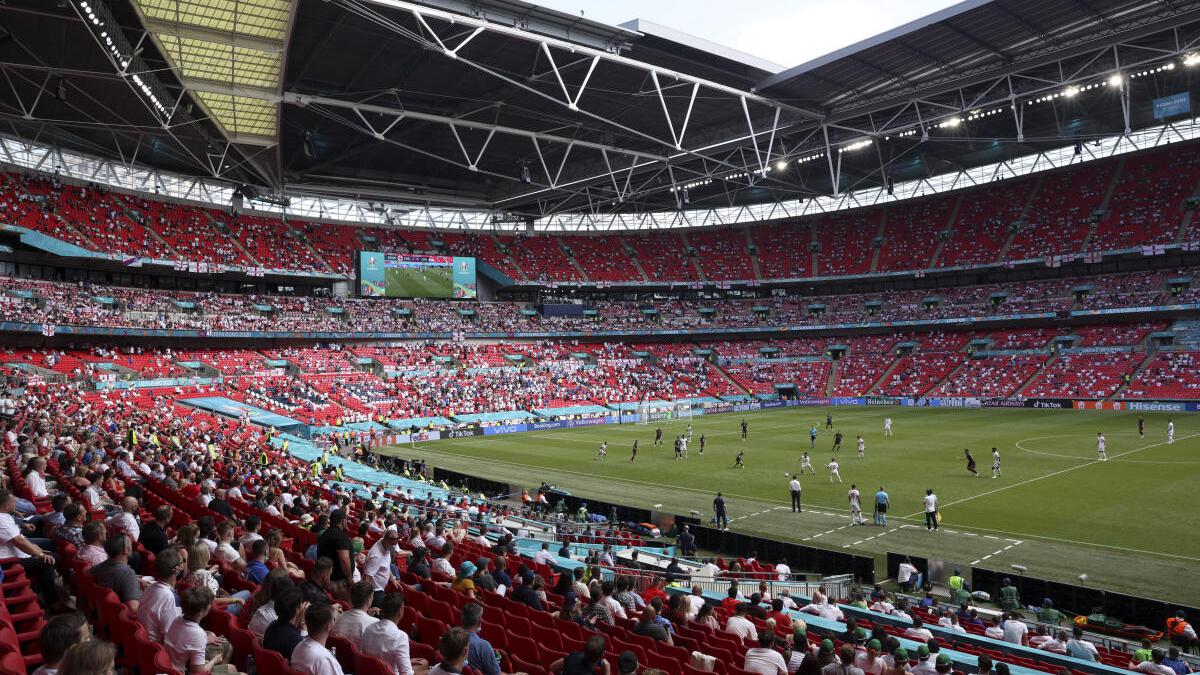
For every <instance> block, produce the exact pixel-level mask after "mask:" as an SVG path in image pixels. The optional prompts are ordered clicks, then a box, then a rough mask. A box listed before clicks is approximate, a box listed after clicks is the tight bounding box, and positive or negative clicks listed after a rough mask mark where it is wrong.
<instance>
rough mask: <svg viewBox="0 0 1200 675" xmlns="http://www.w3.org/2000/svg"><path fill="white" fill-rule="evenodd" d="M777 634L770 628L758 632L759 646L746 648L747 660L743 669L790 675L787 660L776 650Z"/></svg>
mask: <svg viewBox="0 0 1200 675" xmlns="http://www.w3.org/2000/svg"><path fill="white" fill-rule="evenodd" d="M774 646H775V635H774V634H773V633H771V631H769V630H764V631H762V632H760V633H759V634H758V646H757V647H754V648H753V649H748V650H746V662H745V663H744V664H743V665H742V670H744V671H746V672H748V673H760V675H788V666H787V662H786V661H784V660H783V655H782V654H780V653H779V652H777V651H775V649H774Z"/></svg>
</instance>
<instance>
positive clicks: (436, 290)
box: [384, 267, 454, 298]
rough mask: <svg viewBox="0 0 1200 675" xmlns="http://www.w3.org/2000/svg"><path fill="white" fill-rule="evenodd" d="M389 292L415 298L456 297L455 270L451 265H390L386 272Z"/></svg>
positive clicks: (385, 281)
mask: <svg viewBox="0 0 1200 675" xmlns="http://www.w3.org/2000/svg"><path fill="white" fill-rule="evenodd" d="M384 277H385V279H384V283H385V284H386V285H387V288H388V290H389V294H390V295H393V296H399V297H414V298H451V297H454V270H453V269H451V268H450V267H427V268H424V269H416V268H411V267H389V268H387V270H386V271H385V272H384Z"/></svg>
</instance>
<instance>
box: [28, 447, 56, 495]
mask: <svg viewBox="0 0 1200 675" xmlns="http://www.w3.org/2000/svg"><path fill="white" fill-rule="evenodd" d="M29 464H30V468H29V473H27V474H25V482H27V483H29V491H30V492H32V493H33V496H34V498H35V499H37V498H44V497H49V496H50V491H49V490H47V489H46V479H45V478H44V477H43V476H42V472H44V471H45V470H46V460H45V459H44V458H42V457H35V458H34V459H31V460H29Z"/></svg>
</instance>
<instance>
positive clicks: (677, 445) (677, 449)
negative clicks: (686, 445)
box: [675, 436, 683, 459]
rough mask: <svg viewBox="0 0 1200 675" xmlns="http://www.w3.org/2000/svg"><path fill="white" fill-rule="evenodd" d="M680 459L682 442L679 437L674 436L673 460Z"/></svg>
mask: <svg viewBox="0 0 1200 675" xmlns="http://www.w3.org/2000/svg"><path fill="white" fill-rule="evenodd" d="M682 457H683V440H682V439H681V438H680V437H679V436H676V437H675V459H680V458H682Z"/></svg>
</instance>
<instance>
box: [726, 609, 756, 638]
mask: <svg viewBox="0 0 1200 675" xmlns="http://www.w3.org/2000/svg"><path fill="white" fill-rule="evenodd" d="M749 609H750V605H749V604H748V603H745V602H739V603H738V604H737V605H736V606H735V607H734V609H733V616H731V617H729V619H728V620H726V621H725V632H726V633H729V634H731V635H734V636H736V637H737V638H738V639H740V640H741V641H742V644H745V643H746V642H748V641H750V640H753V639H755V638H756V637H757V636H758V629H756V628H755V627H754V624H753V623H752V622H751V621H750V619H747V618H746V613H747V612H748V611H749Z"/></svg>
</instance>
